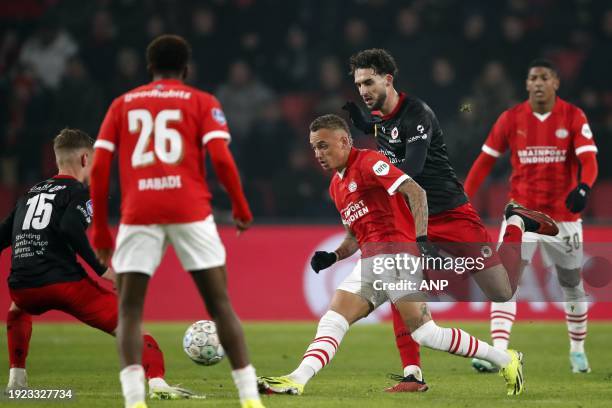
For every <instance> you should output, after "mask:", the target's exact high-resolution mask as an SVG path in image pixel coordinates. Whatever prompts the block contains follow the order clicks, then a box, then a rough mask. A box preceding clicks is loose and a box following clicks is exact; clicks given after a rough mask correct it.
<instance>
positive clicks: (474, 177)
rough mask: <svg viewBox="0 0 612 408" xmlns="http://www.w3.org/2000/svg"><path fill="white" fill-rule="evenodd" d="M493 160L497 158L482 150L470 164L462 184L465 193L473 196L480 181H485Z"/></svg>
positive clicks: (493, 162)
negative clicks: (470, 166)
mask: <svg viewBox="0 0 612 408" xmlns="http://www.w3.org/2000/svg"><path fill="white" fill-rule="evenodd" d="M495 160H497V159H496V158H495V156H491V155H490V154H487V153H485V152H482V153H480V155H479V156H478V158H477V159H476V161H475V162H474V164H472V168H471V169H470V172H469V173H468V175H467V178H466V179H465V185H464V188H465V193H466V194H467V196H468V197H469V198H472V197H474V194H476V191H478V188H479V187H480V185H481V184H482V182H483V181H485V179H486V178H487V176H488V175H489V173H490V172H491V169H492V168H493V165H494V164H495Z"/></svg>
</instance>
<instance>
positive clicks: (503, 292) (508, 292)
mask: <svg viewBox="0 0 612 408" xmlns="http://www.w3.org/2000/svg"><path fill="white" fill-rule="evenodd" d="M514 292H516V287H514V288H512V287H511V286H508V287H503V288H501V289H500V290H499V291H497V292H496V293H494V294H492V295H491V296H490V300H491V301H492V302H496V303H504V302H508V301H509V300H510V299H512V296H513V295H514Z"/></svg>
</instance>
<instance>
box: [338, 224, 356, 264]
mask: <svg viewBox="0 0 612 408" xmlns="http://www.w3.org/2000/svg"><path fill="white" fill-rule="evenodd" d="M344 229H346V236H345V237H344V240H343V241H342V243H341V244H340V246H339V247H338V249H336V250H335V251H334V252H335V253H336V255H337V256H338V261H341V260H343V259H346V258H348V257H349V256H351V255H353V254H354V253H355V252H357V250H358V249H359V243H358V242H357V239H356V238H355V235H353V233H352V232H351V230H350V229H349V228H348V227H347V226H346V225H345V226H344Z"/></svg>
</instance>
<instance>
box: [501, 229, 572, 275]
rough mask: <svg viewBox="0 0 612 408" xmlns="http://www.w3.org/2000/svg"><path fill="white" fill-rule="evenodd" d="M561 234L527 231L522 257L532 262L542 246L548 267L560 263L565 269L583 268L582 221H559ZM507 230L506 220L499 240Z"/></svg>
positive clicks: (545, 263) (543, 256) (543, 258)
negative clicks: (538, 248) (552, 234)
mask: <svg viewBox="0 0 612 408" xmlns="http://www.w3.org/2000/svg"><path fill="white" fill-rule="evenodd" d="M557 225H558V226H559V234H557V235H556V236H554V237H551V236H548V235H540V234H535V233H533V232H526V233H524V234H523V245H522V247H521V257H522V258H523V260H524V261H526V262H531V260H532V259H533V255H534V253H535V251H536V249H537V247H540V254H541V256H542V262H543V263H544V265H545V266H546V267H551V266H553V265H558V266H560V267H561V268H563V269H579V268H582V258H583V251H584V248H583V241H582V221H571V222H558V223H557ZM505 231H506V220H504V221H503V222H502V226H501V231H500V233H499V242H501V241H502V239H503V236H504V232H505Z"/></svg>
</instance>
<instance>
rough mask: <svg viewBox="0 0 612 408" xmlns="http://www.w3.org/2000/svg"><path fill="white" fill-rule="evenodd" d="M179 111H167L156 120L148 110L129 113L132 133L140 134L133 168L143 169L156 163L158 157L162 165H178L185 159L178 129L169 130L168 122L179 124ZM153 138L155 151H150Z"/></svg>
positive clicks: (158, 115) (161, 113)
mask: <svg viewBox="0 0 612 408" xmlns="http://www.w3.org/2000/svg"><path fill="white" fill-rule="evenodd" d="M180 120H181V111H180V110H179V109H165V110H162V111H160V112H159V113H158V114H157V116H155V118H153V116H152V115H151V112H149V111H148V110H146V109H134V110H131V111H129V112H128V127H129V130H130V133H138V132H140V135H139V136H138V141H137V142H136V147H135V148H134V152H133V153H132V166H133V167H143V166H148V165H150V164H153V163H155V158H156V157H157V158H158V159H159V160H160V161H161V162H162V163H166V164H176V163H177V162H178V161H179V160H181V158H182V157H183V139H182V137H181V134H180V133H179V132H178V130H176V129H172V128H168V122H179V121H180ZM151 136H153V150H148V149H149V145H150V140H151Z"/></svg>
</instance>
